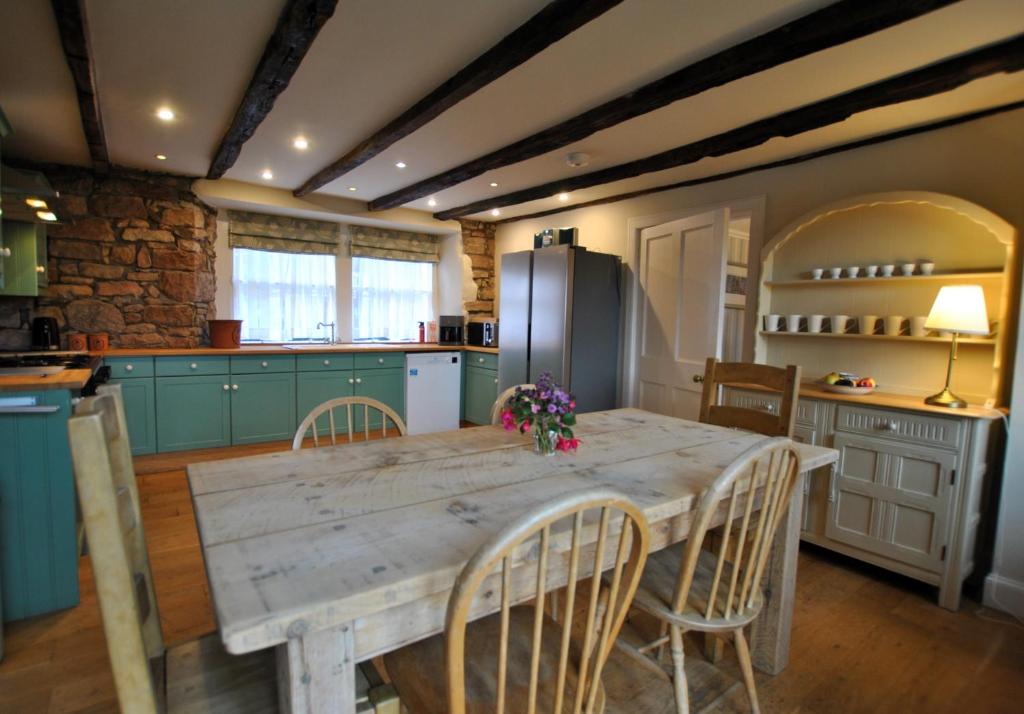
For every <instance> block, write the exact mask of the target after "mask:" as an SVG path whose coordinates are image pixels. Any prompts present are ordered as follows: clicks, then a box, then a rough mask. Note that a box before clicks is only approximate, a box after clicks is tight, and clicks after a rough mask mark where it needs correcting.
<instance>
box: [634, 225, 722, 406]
mask: <svg viewBox="0 0 1024 714" xmlns="http://www.w3.org/2000/svg"><path fill="white" fill-rule="evenodd" d="M728 229H729V209H727V208H722V209H718V210H714V211H708V212H706V213H701V214H697V215H694V216H689V217H687V218H681V219H679V220H676V221H672V222H671V223H663V224H661V225H658V226H652V227H651V228H645V229H644V230H642V231H641V232H640V290H641V300H642V301H643V302H642V310H641V315H640V320H641V324H640V335H639V337H640V339H639V341H638V345H637V348H638V350H639V359H638V360H637V381H638V385H637V386H638V390H637V394H638V397H639V405H640V408H641V409H646V410H649V411H652V412H658V413H659V414H668V415H670V416H676V417H681V418H683V419H694V420H696V419H697V417H698V415H699V412H700V397H701V391H702V388H703V386H702V384H701V383H700V379H701V377H702V376H703V374H704V363H705V361H706V360H707V358H708V357H716V358H717V357H721V354H722V323H723V319H724V311H725V291H724V287H725V264H726V248H727V244H728V241H727V237H728Z"/></svg>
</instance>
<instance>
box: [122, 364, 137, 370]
mask: <svg viewBox="0 0 1024 714" xmlns="http://www.w3.org/2000/svg"><path fill="white" fill-rule="evenodd" d="M124 371H125V372H134V371H135V365H133V364H126V365H125V366H124Z"/></svg>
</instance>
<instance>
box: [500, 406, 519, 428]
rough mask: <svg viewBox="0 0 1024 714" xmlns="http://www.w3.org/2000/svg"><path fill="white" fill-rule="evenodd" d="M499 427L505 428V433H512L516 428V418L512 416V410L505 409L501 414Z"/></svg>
mask: <svg viewBox="0 0 1024 714" xmlns="http://www.w3.org/2000/svg"><path fill="white" fill-rule="evenodd" d="M501 425H502V426H504V427H505V431H514V430H515V428H516V418H515V417H514V416H512V410H511V409H506V410H505V411H503V412H502V413H501Z"/></svg>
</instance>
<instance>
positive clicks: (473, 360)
mask: <svg viewBox="0 0 1024 714" xmlns="http://www.w3.org/2000/svg"><path fill="white" fill-rule="evenodd" d="M465 359H466V365H467V366H469V365H472V366H474V367H479V368H480V369H497V368H498V355H496V354H491V353H490V352H470V351H467V352H465Z"/></svg>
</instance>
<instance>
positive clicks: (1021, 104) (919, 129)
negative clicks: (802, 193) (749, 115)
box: [492, 99, 1024, 224]
mask: <svg viewBox="0 0 1024 714" xmlns="http://www.w3.org/2000/svg"><path fill="white" fill-rule="evenodd" d="M1017 109H1024V99H1022V100H1020V101H1017V102H1010V103H1009V104H1000V105H999V106H996V107H992V108H990V109H982V110H979V111H976V112H971V113H969V114H960V115H958V116H955V117H950V118H948V119H941V120H939V121H934V122H930V123H928V124H919V125H918V126H912V127H908V128H906V129H899V130H897V131H892V132H889V133H887V134H879V135H877V136H871V137H868V138H867V139H858V140H857V141H851V142H848V143H846V144H838V145H836V146H830V147H828V148H825V149H818V150H817V151H811V152H808V153H806V154H800V155H798V156H791V157H790V158H788V159H779V160H778V161H769V162H768V163H766V164H758V165H756V166H747V167H746V168H742V169H736V170H734V171H725V172H723V173H720V174H714V175H712V176H701V177H700V178H694V179H687V180H686V181H677V182H675V183H670V184H663V185H661V186H651V187H650V188H642V189H639V190H637V191H630V192H628V193H618V194H615V195H614V196H605V197H603V198H595V199H594V200H592V201H581V202H580V203H573V204H567V205H564V206H559V207H558V208H551V209H548V210H546V211H537V212H535V213H526V214H523V215H521V216H512V217H509V218H502V219H501V220H500V221H492V222H493V223H495V224H502V223H515V222H517V221H525V220H529V219H531V218H543V217H544V216H553V215H555V214H557V213H565V212H566V211H575V210H578V209H580V208H589V207H591V206H602V205H604V204H607V203H618V202H619V201H626V200H628V199H630V198H639V197H640V196H648V195H650V194H652V193H661V192H663V191H672V190H675V189H677V188H689V187H690V186H700V185H701V184H705V183H714V182H715V181H724V180H725V179H731V178H735V177H737V176H744V175H746V174H752V173H755V172H757V171H767V170H769V169H778V168H782V167H783V166H792V165H793V164H801V163H803V162H805V161H811V160H813V159H820V158H821V157H823V156H831V155H832V154H839V153H842V152H844V151H852V150H854V149H861V148H863V147H865V146H873V145H875V144H882V143H885V142H887V141H894V140H895V139H902V138H904V137H907V136H914V135H915V134H924V133H925V132H929V131H936V130H937V129H945V128H946V127H950V126H956V125H957V124H964V123H966V122H971V121H976V120H978V119H984V118H985V117H990V116H993V115H995V114H1002V113H1004V112H1012V111H1015V110H1017Z"/></svg>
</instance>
